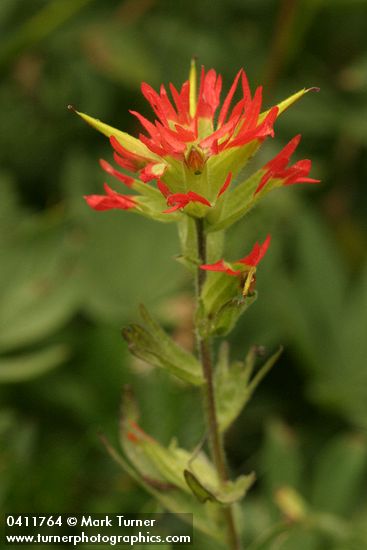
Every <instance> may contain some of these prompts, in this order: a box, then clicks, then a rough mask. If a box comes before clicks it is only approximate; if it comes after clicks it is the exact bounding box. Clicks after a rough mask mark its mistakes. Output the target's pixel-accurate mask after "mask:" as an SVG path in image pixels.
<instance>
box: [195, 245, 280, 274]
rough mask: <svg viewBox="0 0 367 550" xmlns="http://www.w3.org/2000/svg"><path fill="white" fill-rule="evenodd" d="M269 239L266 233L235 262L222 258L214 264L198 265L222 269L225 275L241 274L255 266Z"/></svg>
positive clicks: (266, 247)
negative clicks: (265, 235)
mask: <svg viewBox="0 0 367 550" xmlns="http://www.w3.org/2000/svg"><path fill="white" fill-rule="evenodd" d="M270 239H271V237H270V235H268V236H267V237H266V239H265V241H264V242H263V243H262V244H259V243H255V244H254V246H253V248H252V250H251V252H250V253H249V254H247V256H245V257H244V258H241V259H240V260H236V261H235V262H225V261H224V260H219V261H218V262H216V263H214V264H203V265H201V266H200V269H204V270H206V271H222V272H224V273H227V275H233V276H238V275H242V274H243V273H244V272H245V271H250V270H253V269H254V268H256V266H257V265H258V263H259V262H260V261H261V260H262V258H263V257H264V255H265V253H266V251H267V249H268V248H269V244H270Z"/></svg>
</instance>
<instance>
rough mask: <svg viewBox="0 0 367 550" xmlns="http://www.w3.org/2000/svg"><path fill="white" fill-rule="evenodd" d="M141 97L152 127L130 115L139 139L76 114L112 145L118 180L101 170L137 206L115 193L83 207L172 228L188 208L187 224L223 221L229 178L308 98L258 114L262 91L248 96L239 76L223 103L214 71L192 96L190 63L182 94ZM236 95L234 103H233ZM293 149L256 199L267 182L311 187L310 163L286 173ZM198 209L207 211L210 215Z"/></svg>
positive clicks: (275, 165) (273, 167) (268, 170)
mask: <svg viewBox="0 0 367 550" xmlns="http://www.w3.org/2000/svg"><path fill="white" fill-rule="evenodd" d="M141 91H142V94H143V95H144V97H145V99H146V100H147V101H148V102H149V104H150V106H151V108H152V110H153V112H154V114H155V120H153V121H150V120H148V119H147V118H145V117H144V116H143V115H141V114H140V113H138V112H136V111H130V112H131V114H132V115H134V116H135V117H136V118H137V119H138V120H139V122H140V124H141V125H142V127H143V129H144V132H143V133H141V134H140V135H139V139H136V138H134V137H132V136H130V135H129V134H126V133H125V132H121V131H120V130H116V129H115V128H112V127H111V126H108V125H107V124H104V123H103V122H101V121H99V120H96V119H94V118H92V117H90V116H88V115H85V114H83V113H78V114H79V115H80V116H81V117H82V118H83V119H84V120H85V121H86V122H88V123H89V124H91V125H92V126H93V127H95V128H96V129H97V130H99V131H101V132H102V133H103V134H105V135H106V136H108V137H109V139H110V142H111V145H112V147H113V149H114V155H113V156H114V160H115V162H116V164H117V165H118V166H119V167H120V168H121V169H122V170H123V172H121V171H119V170H116V169H115V168H114V167H113V166H111V165H110V164H109V163H108V162H106V161H104V160H101V161H100V164H101V167H102V168H103V170H105V171H106V172H107V173H108V174H109V175H111V176H113V177H115V178H117V179H118V180H119V181H120V182H122V183H123V184H124V185H127V186H128V187H130V188H132V189H133V190H134V191H137V192H138V193H139V195H138V196H136V198H135V199H134V198H131V197H130V196H129V197H127V198H126V196H125V195H119V194H118V193H116V194H113V193H114V192H109V193H107V196H105V197H103V198H102V197H100V196H98V195H97V196H96V195H92V196H91V197H89V198H88V199H87V202H88V204H90V205H91V206H92V207H93V208H99V209H108V208H133V207H134V205H135V206H139V208H136V209H135V210H136V211H139V212H140V213H142V214H144V215H147V216H149V217H152V218H155V219H160V220H162V221H165V220H164V218H165V217H166V216H163V218H162V216H161V214H162V212H164V213H165V214H167V213H171V214H172V213H175V212H176V214H172V215H171V216H170V217H169V218H170V219H169V221H173V220H174V219H177V217H178V216H180V212H177V211H179V210H183V209H186V208H187V210H186V213H187V214H189V215H191V216H195V217H203V216H206V217H207V221H208V223H209V224H211V223H213V224H215V223H219V224H220V223H221V220H220V216H221V215H222V214H223V213H224V214H223V215H225V216H227V217H228V211H227V210H226V206H225V205H224V201H223V202H222V200H221V201H220V203H218V207H217V199H218V198H219V197H220V196H221V195H222V194H223V193H224V191H225V190H226V189H227V187H228V186H229V184H230V182H231V178H232V175H233V177H236V175H237V174H238V173H239V172H240V170H241V169H242V168H243V167H244V165H245V164H246V162H247V161H248V160H249V158H251V157H252V156H253V155H254V154H255V153H256V151H257V149H258V148H259V147H260V145H261V144H262V142H263V141H264V140H265V139H266V138H267V137H268V136H273V135H274V130H273V125H274V122H275V120H276V118H277V117H278V115H279V114H280V113H281V112H283V111H284V110H285V109H287V108H288V107H289V106H290V105H292V103H294V102H295V101H297V100H298V99H299V98H300V97H302V96H303V95H304V94H305V93H306V92H307V91H309V90H306V89H304V90H301V91H300V92H297V93H296V94H294V95H292V96H291V97H289V98H288V99H286V100H285V101H283V102H281V103H280V104H279V105H277V106H274V107H272V108H271V109H269V110H268V111H265V112H261V106H262V87H261V86H260V87H258V88H257V89H256V90H255V93H254V94H253V95H252V93H251V91H250V87H249V84H248V81H247V77H246V74H245V72H244V71H243V69H241V70H240V71H239V72H238V73H237V75H236V77H235V79H234V81H233V83H232V85H231V86H230V89H229V91H228V93H227V94H226V96H225V97H224V99H223V101H222V102H221V91H222V77H221V76H220V75H218V74H217V73H216V72H215V71H214V69H210V70H208V71H205V69H204V68H202V69H201V74H200V79H199V86H198V92H197V78H196V67H195V64H194V63H193V64H192V66H191V71H190V76H189V79H188V80H186V81H185V82H184V83H183V85H182V86H181V88H180V89H177V88H176V87H175V86H174V85H173V84H169V89H166V88H165V87H164V86H163V85H162V86H161V87H160V89H159V91H156V90H154V89H153V88H152V87H151V86H149V85H148V84H147V83H145V82H144V83H143V84H142V86H141ZM236 94H239V97H238V98H237V99H236V100H235V95H236ZM71 109H73V108H72V107H71ZM298 141H299V137H298V136H297V137H296V138H295V141H292V142H291V143H290V144H288V146H287V147H285V148H284V150H283V151H282V152H281V153H280V154H279V155H278V156H277V157H276V158H275V159H273V161H271V162H269V163H268V164H267V165H266V167H265V172H264V173H263V174H262V173H261V174H260V177H262V179H261V181H260V183H259V185H258V188H257V190H256V192H255V194H256V193H258V192H259V191H261V189H263V188H264V187H265V186H266V185H267V184H268V182H269V181H271V180H275V182H276V183H279V182H281V184H282V185H289V184H291V183H297V182H300V181H307V182H310V183H311V182H314V181H316V180H312V179H311V178H308V177H307V176H308V173H309V170H310V166H311V165H310V161H308V160H303V161H299V162H297V163H296V164H294V165H293V166H290V167H288V168H287V164H288V162H289V158H290V154H291V152H293V150H294V149H295V146H296V145H297V143H296V142H298ZM125 172H126V173H125ZM152 180H157V182H158V181H160V182H161V184H160V186H159V187H158V189H156V188H155V187H154V186H150V185H146V184H147V183H149V182H150V181H152ZM224 180H225V181H224ZM223 181H224V184H222V183H221V182H223ZM162 184H163V185H165V186H166V188H167V189H168V192H167V193H166V195H164V193H163V195H164V198H165V199H166V201H167V204H168V206H169V208H168V209H166V210H164V203H163V201H162V196H161V193H162V188H161V187H162ZM117 197H123V198H117ZM226 197H227V196H226ZM225 201H227V198H226V199H225ZM192 203H196V204H192ZM201 205H205V206H206V207H209V206H210V207H212V209H211V210H210V213H209V212H207V211H206V209H203V208H202V207H201ZM222 206H223V208H222ZM216 207H217V208H216ZM214 210H215V211H214ZM218 216H219V217H218Z"/></svg>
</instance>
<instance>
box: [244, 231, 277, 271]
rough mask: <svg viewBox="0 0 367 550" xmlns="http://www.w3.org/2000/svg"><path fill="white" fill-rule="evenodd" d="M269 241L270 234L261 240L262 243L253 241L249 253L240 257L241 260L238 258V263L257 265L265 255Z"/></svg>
mask: <svg viewBox="0 0 367 550" xmlns="http://www.w3.org/2000/svg"><path fill="white" fill-rule="evenodd" d="M270 241H271V236H270V235H268V236H267V237H266V239H265V241H264V242H263V244H259V243H255V244H254V246H253V249H252V250H251V252H250V254H248V255H247V256H245V257H244V258H242V259H241V260H238V261H239V263H241V264H245V265H250V266H252V267H255V266H257V264H258V263H259V262H260V261H261V260H262V258H263V257H264V256H265V253H266V251H267V249H268V248H269V245H270Z"/></svg>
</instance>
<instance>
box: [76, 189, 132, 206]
mask: <svg viewBox="0 0 367 550" xmlns="http://www.w3.org/2000/svg"><path fill="white" fill-rule="evenodd" d="M104 189H105V191H106V195H85V196H84V198H85V200H86V202H87V204H88V205H89V206H90V207H91V208H93V210H100V211H102V210H111V209H119V210H129V209H130V208H135V207H136V202H135V200H134V197H133V196H131V195H120V194H119V193H117V192H116V191H113V189H111V188H110V187H109V186H108V185H107V183H105V184H104Z"/></svg>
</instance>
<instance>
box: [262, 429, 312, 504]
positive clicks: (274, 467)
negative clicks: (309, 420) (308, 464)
mask: <svg viewBox="0 0 367 550" xmlns="http://www.w3.org/2000/svg"><path fill="white" fill-rule="evenodd" d="M302 466H303V465H302V458H301V455H300V451H299V447H298V441H297V439H296V437H295V435H294V433H293V432H292V431H291V429H290V428H289V427H288V426H286V425H285V424H283V423H282V422H280V421H272V422H270V423H269V424H268V426H267V429H266V437H265V444H264V448H263V450H262V467H263V472H264V474H263V477H264V485H265V488H266V489H267V491H268V493H269V497H270V499H271V501H272V500H273V496H274V494H275V492H276V491H277V490H279V489H280V488H281V487H284V486H289V487H292V488H295V489H297V488H298V486H299V483H300V479H301V469H302Z"/></svg>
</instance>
